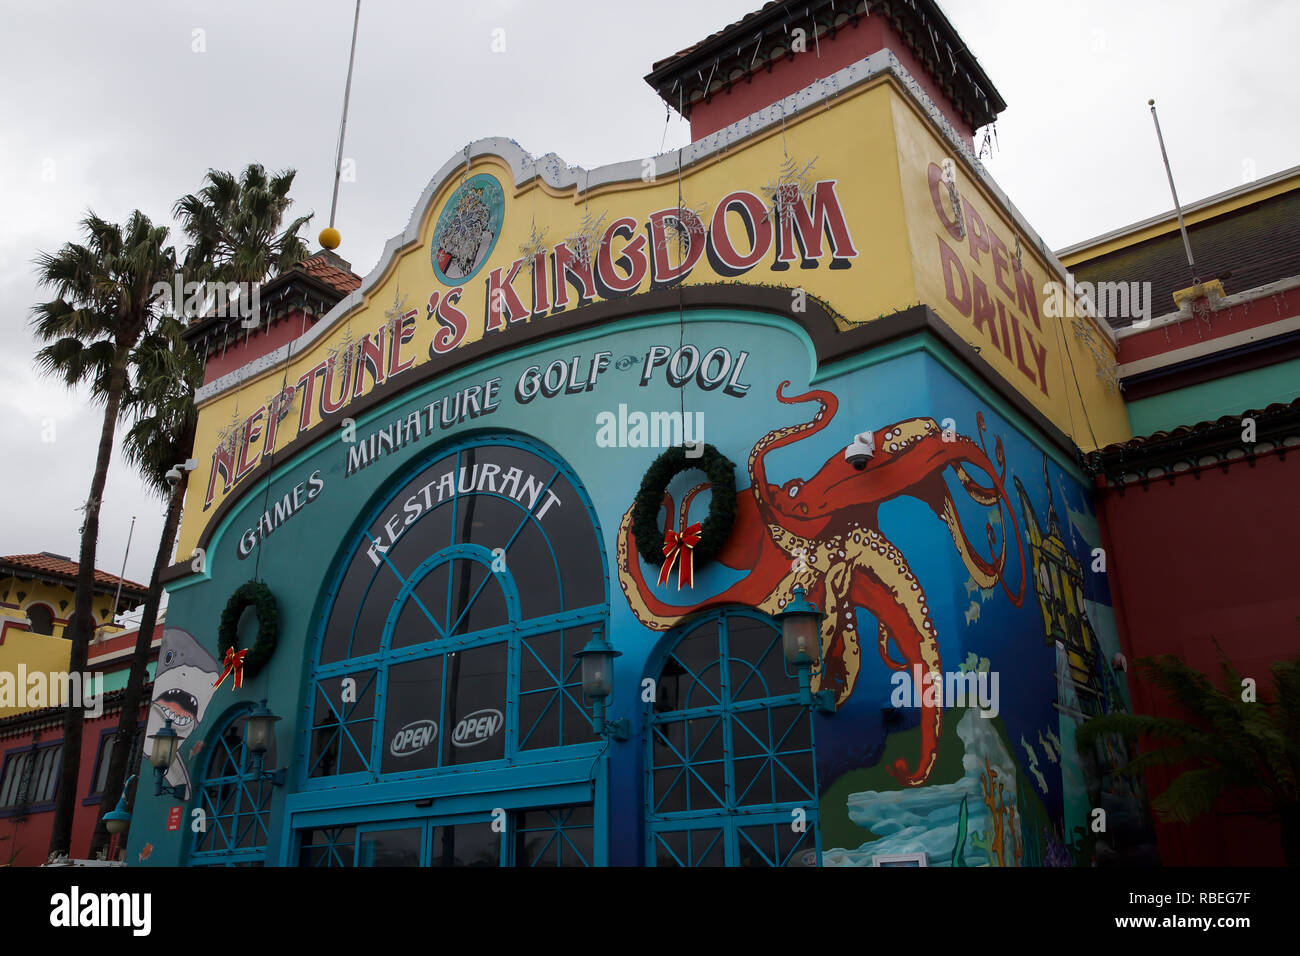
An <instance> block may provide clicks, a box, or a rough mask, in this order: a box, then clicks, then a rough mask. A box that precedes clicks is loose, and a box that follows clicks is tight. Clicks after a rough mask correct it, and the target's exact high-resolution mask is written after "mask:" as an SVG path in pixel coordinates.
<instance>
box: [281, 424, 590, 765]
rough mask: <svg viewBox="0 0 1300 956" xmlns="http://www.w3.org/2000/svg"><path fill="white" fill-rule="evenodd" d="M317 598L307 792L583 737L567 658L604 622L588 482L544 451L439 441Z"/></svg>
mask: <svg viewBox="0 0 1300 956" xmlns="http://www.w3.org/2000/svg"><path fill="white" fill-rule="evenodd" d="M328 593H330V594H331V595H332V597H331V599H330V601H329V603H328V605H327V607H326V613H325V615H324V620H323V624H322V628H321V632H320V637H319V641H318V650H317V657H316V664H315V666H314V668H313V672H312V685H311V701H312V702H311V708H312V729H311V734H310V740H309V741H306V742H305V744H304V753H303V754H302V766H303V768H304V773H305V776H306V777H307V780H306V781H305V786H306V787H307V788H309V789H310V788H311V787H313V786H315V785H320V786H337V785H346V784H348V783H357V784H360V783H366V782H369V781H372V780H374V779H377V778H378V777H379V776H381V775H384V776H386V775H392V774H408V773H410V772H427V773H439V772H443V771H454V770H456V769H458V768H460V767H463V766H466V765H469V764H473V765H475V766H476V767H481V766H482V765H483V764H484V763H489V762H501V763H503V764H505V765H509V764H511V763H513V762H516V761H520V760H527V759H530V758H540V757H541V756H542V755H539V754H537V752H538V751H540V750H543V749H546V748H554V747H561V746H566V745H569V744H574V743H582V742H589V741H592V740H594V739H595V737H594V735H593V733H592V730H591V723H590V721H589V719H588V716H587V714H586V712H585V711H584V709H583V706H582V695H581V673H580V670H579V667H578V662H577V661H576V660H575V659H574V657H573V654H574V652H575V651H577V650H579V649H581V648H582V646H583V645H584V644H586V642H587V641H588V640H589V639H590V637H591V633H592V626H593V625H594V624H596V623H597V622H603V621H604V620H605V617H606V611H607V602H608V596H607V595H608V586H607V581H606V572H605V561H604V551H603V548H602V546H601V537H600V533H599V527H598V525H597V522H596V517H595V512H594V511H593V510H592V508H591V505H590V502H589V500H588V498H587V495H586V492H585V491H584V490H583V489H582V487H581V485H580V484H579V483H578V481H577V479H576V477H574V476H573V475H572V474H570V473H569V472H568V471H567V469H566V468H564V467H563V466H562V465H561V464H560V463H559V462H558V461H556V460H555V459H554V458H553V457H552V456H551V454H550V453H549V452H548V451H547V450H546V449H544V448H543V447H542V446H540V445H538V444H536V443H534V442H531V441H529V440H527V439H524V438H521V437H516V436H502V437H498V438H492V439H487V440H484V439H479V440H478V441H476V442H467V443H462V444H460V445H457V446H452V448H451V449H450V450H446V451H441V452H439V453H438V454H437V456H436V457H435V458H433V459H432V460H429V461H426V462H425V463H424V464H423V465H421V466H420V467H419V468H418V470H417V472H416V474H415V475H414V477H409V478H407V479H405V480H404V481H403V483H402V484H401V485H400V486H399V487H397V488H396V490H395V491H393V492H392V493H391V494H387V495H384V496H383V498H382V502H381V503H380V504H379V506H377V507H376V508H374V509H372V510H371V512H370V513H369V514H368V515H367V516H366V518H365V519H364V520H363V522H362V525H361V527H360V528H359V529H358V531H357V532H356V533H355V535H354V536H353V538H352V540H351V541H350V542H349V544H348V545H347V547H346V548H345V550H344V553H343V558H342V560H341V562H340V568H339V571H338V574H337V577H336V578H335V579H334V580H333V581H332V582H330V585H329V592H328ZM323 778H328V779H323Z"/></svg>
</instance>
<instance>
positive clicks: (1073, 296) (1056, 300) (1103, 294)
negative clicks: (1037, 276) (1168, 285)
mask: <svg viewBox="0 0 1300 956" xmlns="http://www.w3.org/2000/svg"><path fill="white" fill-rule="evenodd" d="M1043 297H1044V298H1043V315H1045V316H1047V317H1048V318H1049V319H1058V318H1059V319H1073V318H1075V317H1076V316H1084V315H1086V316H1090V317H1092V318H1095V319H1131V320H1133V327H1134V328H1138V329H1144V328H1146V327H1147V326H1148V325H1150V324H1151V283H1150V282H1075V281H1074V276H1073V275H1071V274H1070V273H1068V272H1067V273H1066V274H1065V282H1064V283H1061V282H1045V283H1043Z"/></svg>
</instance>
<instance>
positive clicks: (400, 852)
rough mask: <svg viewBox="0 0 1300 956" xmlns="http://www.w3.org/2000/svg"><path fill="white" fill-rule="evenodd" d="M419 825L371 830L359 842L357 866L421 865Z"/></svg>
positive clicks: (421, 835)
mask: <svg viewBox="0 0 1300 956" xmlns="http://www.w3.org/2000/svg"><path fill="white" fill-rule="evenodd" d="M422 838H423V832H422V831H421V829H420V828H419V827H410V828H407V829H401V830H371V831H370V832H368V833H363V834H362V835H361V838H360V840H358V842H357V866H419V865H420V841H421V839H422Z"/></svg>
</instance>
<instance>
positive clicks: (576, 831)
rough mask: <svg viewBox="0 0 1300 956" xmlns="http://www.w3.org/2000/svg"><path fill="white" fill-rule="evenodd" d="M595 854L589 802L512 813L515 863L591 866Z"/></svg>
mask: <svg viewBox="0 0 1300 956" xmlns="http://www.w3.org/2000/svg"><path fill="white" fill-rule="evenodd" d="M594 854H595V833H594V829H593V816H592V808H591V806H590V805H589V804H584V805H582V806H576V807H546V808H542V809H536V810H528V811H526V812H524V813H519V814H516V816H515V865H516V866H591V865H592V864H593V863H594V861H595V856H594Z"/></svg>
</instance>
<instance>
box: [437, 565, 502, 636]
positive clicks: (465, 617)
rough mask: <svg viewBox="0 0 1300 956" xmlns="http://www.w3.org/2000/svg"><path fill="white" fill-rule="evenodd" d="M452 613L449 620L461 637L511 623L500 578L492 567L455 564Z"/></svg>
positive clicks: (453, 631) (452, 582) (452, 583)
mask: <svg viewBox="0 0 1300 956" xmlns="http://www.w3.org/2000/svg"><path fill="white" fill-rule="evenodd" d="M450 596H451V613H450V614H449V615H448V620H449V621H450V622H451V626H452V628H453V630H452V633H453V634H458V635H464V634H471V633H474V632H475V631H482V630H486V629H488V628H492V627H500V626H501V625H503V624H509V623H510V618H509V616H508V614H507V613H506V600H505V593H504V592H503V591H502V589H501V576H500V575H496V574H493V573H492V571H491V568H490V566H489V565H485V564H482V563H480V562H478V561H473V560H468V559H463V560H458V561H454V562H452V576H451V595H450Z"/></svg>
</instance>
